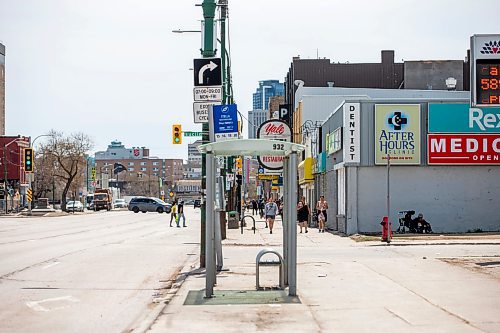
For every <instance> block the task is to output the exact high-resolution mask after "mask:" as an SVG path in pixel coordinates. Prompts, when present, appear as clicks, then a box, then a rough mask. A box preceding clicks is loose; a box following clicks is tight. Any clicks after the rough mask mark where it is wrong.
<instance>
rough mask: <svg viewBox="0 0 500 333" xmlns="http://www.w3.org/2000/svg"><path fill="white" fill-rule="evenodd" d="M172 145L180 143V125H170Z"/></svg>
mask: <svg viewBox="0 0 500 333" xmlns="http://www.w3.org/2000/svg"><path fill="white" fill-rule="evenodd" d="M172 143H173V144H174V145H180V144H181V143H182V125H172Z"/></svg>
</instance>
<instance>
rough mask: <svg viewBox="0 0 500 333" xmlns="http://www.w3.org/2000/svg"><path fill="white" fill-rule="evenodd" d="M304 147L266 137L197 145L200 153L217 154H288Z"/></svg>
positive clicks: (299, 150)
mask: <svg viewBox="0 0 500 333" xmlns="http://www.w3.org/2000/svg"><path fill="white" fill-rule="evenodd" d="M304 149H305V146H304V145H301V144H298V143H293V142H287V141H279V140H268V139H233V140H226V141H221V142H210V143H206V144H204V145H200V146H199V147H198V150H199V151H200V152H201V153H207V152H212V153H213V154H214V155H217V156H239V155H241V156H261V155H263V156H288V155H289V154H290V153H292V152H297V153H298V152H301V151H303V150H304Z"/></svg>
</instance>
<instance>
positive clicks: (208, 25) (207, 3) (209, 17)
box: [200, 0, 217, 267]
mask: <svg viewBox="0 0 500 333" xmlns="http://www.w3.org/2000/svg"><path fill="white" fill-rule="evenodd" d="M201 7H202V9H203V19H204V24H205V28H204V35H203V36H202V37H203V49H202V50H201V55H202V56H203V58H212V57H214V56H215V50H214V45H213V41H214V18H215V9H216V7H217V4H216V3H215V0H203V3H202V5H201ZM208 130H209V128H208V124H207V123H203V125H202V133H203V136H202V141H203V143H208V142H209V140H210V139H209V136H208ZM206 158H207V156H206V154H205V153H203V154H202V155H201V190H202V192H203V196H205V194H206V190H207V181H206V179H207V170H206ZM206 213H207V212H206V202H205V200H202V203H201V223H200V224H201V228H200V229H201V238H200V245H201V246H200V267H205V259H206V255H205V234H206V226H207V223H206V222H207V221H206V217H207V214H206Z"/></svg>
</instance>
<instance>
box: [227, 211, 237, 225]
mask: <svg viewBox="0 0 500 333" xmlns="http://www.w3.org/2000/svg"><path fill="white" fill-rule="evenodd" d="M227 216H228V217H227V228H228V229H238V227H239V225H238V224H239V223H238V222H239V221H238V212H236V211H234V210H233V211H230V212H228V213H227Z"/></svg>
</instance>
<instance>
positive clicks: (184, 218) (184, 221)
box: [177, 201, 187, 228]
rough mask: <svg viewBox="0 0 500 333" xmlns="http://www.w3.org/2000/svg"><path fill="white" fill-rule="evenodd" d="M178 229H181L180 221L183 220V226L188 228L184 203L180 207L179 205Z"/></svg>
mask: <svg viewBox="0 0 500 333" xmlns="http://www.w3.org/2000/svg"><path fill="white" fill-rule="evenodd" d="M177 215H178V216H177V228H180V227H181V226H180V225H179V224H180V221H181V218H182V226H183V227H187V226H186V217H185V216H184V201H181V202H180V203H179V204H178V205H177Z"/></svg>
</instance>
